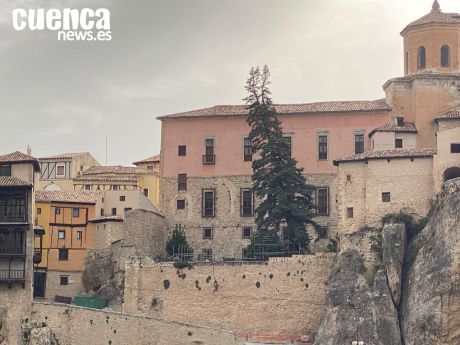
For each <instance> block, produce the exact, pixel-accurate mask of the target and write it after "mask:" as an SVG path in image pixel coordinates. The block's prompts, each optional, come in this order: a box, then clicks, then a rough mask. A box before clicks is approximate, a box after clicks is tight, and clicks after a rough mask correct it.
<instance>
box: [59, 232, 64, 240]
mask: <svg viewBox="0 0 460 345" xmlns="http://www.w3.org/2000/svg"><path fill="white" fill-rule="evenodd" d="M58 239H60V240H63V239H65V230H59V231H58Z"/></svg>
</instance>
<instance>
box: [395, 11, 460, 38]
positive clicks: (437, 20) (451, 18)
mask: <svg viewBox="0 0 460 345" xmlns="http://www.w3.org/2000/svg"><path fill="white" fill-rule="evenodd" d="M428 24H457V25H458V24H460V14H459V13H444V12H441V10H440V9H439V8H435V7H433V10H432V11H431V12H430V13H428V14H427V15H425V16H423V17H422V18H420V19H417V20H416V21H414V22H412V23H410V24H409V25H407V26H406V27H405V28H404V30H403V31H402V32H401V35H403V36H404V35H405V34H406V33H407V32H408V31H409V30H410V29H412V28H415V27H420V26H424V25H428Z"/></svg>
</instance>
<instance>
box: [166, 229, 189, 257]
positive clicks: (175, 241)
mask: <svg viewBox="0 0 460 345" xmlns="http://www.w3.org/2000/svg"><path fill="white" fill-rule="evenodd" d="M166 253H167V254H168V256H169V257H178V258H180V259H181V260H184V259H185V260H189V259H191V258H192V257H191V255H193V250H192V249H191V248H190V246H189V245H188V242H187V236H186V235H185V231H184V230H183V229H182V225H180V224H176V227H175V228H174V230H173V232H172V234H171V236H170V237H169V238H168V241H167V242H166Z"/></svg>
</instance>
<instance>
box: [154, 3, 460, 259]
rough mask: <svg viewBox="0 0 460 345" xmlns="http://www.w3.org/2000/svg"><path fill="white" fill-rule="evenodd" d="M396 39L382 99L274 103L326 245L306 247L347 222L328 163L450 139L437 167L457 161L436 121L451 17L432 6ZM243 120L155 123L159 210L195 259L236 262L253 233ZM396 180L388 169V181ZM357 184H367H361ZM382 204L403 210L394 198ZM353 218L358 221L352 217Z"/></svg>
mask: <svg viewBox="0 0 460 345" xmlns="http://www.w3.org/2000/svg"><path fill="white" fill-rule="evenodd" d="M401 35H402V36H403V39H404V61H405V73H404V76H403V77H399V78H393V79H390V80H389V81H388V82H386V83H385V84H384V86H383V89H384V92H385V99H381V100H376V101H354V102H322V103H310V104H280V105H277V106H276V108H277V111H278V114H279V116H280V119H281V122H282V126H283V130H284V132H285V135H286V140H288V141H289V142H290V144H291V151H292V155H293V157H294V158H295V159H296V160H297V161H298V164H299V166H301V167H302V168H304V172H305V175H306V177H307V181H308V183H309V184H311V185H313V186H315V187H316V203H317V210H318V216H317V218H316V221H317V223H318V224H320V225H322V226H323V227H324V230H325V231H323V232H322V233H323V234H322V237H325V238H326V240H321V239H320V241H316V240H315V241H313V242H314V244H315V247H317V245H318V244H320V246H321V244H324V243H327V242H328V240H327V238H334V237H335V236H336V234H337V228H338V226H341V225H340V224H346V222H342V220H344V219H345V218H347V216H345V215H344V214H346V213H345V211H344V209H342V210H340V212H339V210H338V205H341V204H340V202H339V201H340V200H339V199H340V198H338V195H337V194H338V193H337V188H338V187H337V186H338V183H337V182H338V181H337V176H338V175H337V174H338V173H337V167H335V166H334V165H333V160H334V159H337V161H336V164H337V165H339V162H340V165H346V164H349V163H346V162H348V161H351V162H354V161H363V162H364V164H367V163H366V162H367V161H368V160H367V159H365V158H363V157H370V156H372V157H374V156H376V154H375V153H373V154H371V155H369V154H368V153H364V152H367V151H379V152H380V153H379V154H378V156H379V157H380V156H381V157H382V159H385V160H388V159H389V157H390V156H391V157H394V156H396V157H400V156H401V155H402V153H404V154H405V157H406V158H407V159H409V161H411V160H413V159H412V158H413V156H414V154H415V155H418V154H419V153H420V152H425V153H423V155H425V156H426V152H429V153H430V155H431V156H430V157H432V156H433V152H436V151H435V150H434V149H435V148H436V147H437V143H438V141H439V140H437V138H438V139H439V137H440V136H441V137H443V138H444V137H446V138H449V139H448V140H447V139H446V140H447V141H446V143H447V144H446V145H447V146H448V145H450V146H449V147H451V151H452V152H450V153H449V154H448V155H447V156H448V157H449V158H447V159H446V161H445V164H444V163H443V164H444V165H445V166H446V167H447V168H449V167H451V166H452V164H453V163H452V162H456V161H457V158H458V157H457V153H456V152H457V150H458V151H460V149H457V147H460V143H459V142H457V141H455V140H458V139H455V138H454V136H455V135H456V134H457V132H455V131H454V132H452V131H453V129H452V128H451V127H452V126H453V125H451V124H450V125H449V126H450V127H448V128H447V129H446V130H449V131H451V132H452V133H453V134H452V133H451V132H449V133H450V134H449V133H447V132H443V133H441V132H442V131H443V128H444V127H442V126H438V124H436V122H435V119H436V118H438V119H439V116H440V114H444V113H445V112H447V111H452V110H453V109H455V108H457V107H460V102H459V99H460V98H459V94H460V74H459V73H460V66H459V65H458V61H459V50H458V42H459V40H460V14H453V13H443V12H441V9H440V6H439V4H438V2H437V1H435V2H434V4H433V8H432V10H431V12H430V13H428V14H427V15H426V16H424V17H422V18H421V19H419V20H416V21H414V22H412V23H410V24H409V25H408V26H407V27H406V28H405V29H404V30H403V31H402V32H401ZM247 115H248V110H247V109H246V107H245V106H244V105H220V106H215V107H211V108H206V109H199V110H193V111H189V112H184V113H178V114H172V115H167V116H162V117H160V118H159V119H160V120H161V121H162V143H161V145H162V146H161V162H162V164H161V172H160V175H161V187H160V207H161V211H162V213H163V214H164V215H165V217H166V220H167V224H168V227H169V228H170V229H171V228H174V226H175V225H176V224H181V225H182V226H183V227H185V230H186V233H187V237H188V241H189V243H190V244H191V245H192V246H193V248H194V250H195V257H197V256H200V257H201V258H204V259H206V258H210V257H214V258H222V257H241V256H242V255H243V249H244V248H245V247H246V246H247V244H248V243H249V238H250V235H251V232H252V231H254V230H255V226H254V217H253V215H254V206H255V205H254V202H255V201H254V198H253V196H252V190H251V174H252V169H251V160H252V155H251V147H250V143H248V142H247V140H245V138H246V137H247V135H248V134H249V127H248V125H247V124H246V117H247ZM452 121H454V120H452ZM452 121H451V122H452ZM455 121H456V120H455ZM454 127H455V126H454ZM447 146H446V147H447ZM425 148H430V149H433V150H428V151H424V149H425ZM394 150H396V151H397V152H396V153H395V152H393V151H394ZM446 150H447V149H445V151H446ZM387 151H388V152H387ZM340 157H348V158H347V159H345V160H343V159H342V160H340V159H339V158H340ZM430 159H431V158H430ZM438 160H439V159H438ZM345 161H346V162H345ZM342 163H343V164H342ZM350 164H351V163H350ZM438 165H439V164H438ZM440 169H441V168H440ZM342 170H343V169H342ZM397 174H399V171H398V170H395V172H394V177H393V178H394V179H397ZM437 175H439V176H440V175H441V172H440V173H438V174H437ZM344 176H345V177H346V174H345V175H344ZM438 180H439V179H438ZM345 182H346V181H345ZM366 183H367V177H366V178H365V179H364V180H363V184H362V185H363V186H365V185H367V184H366ZM376 183H380V182H379V181H377V182H376ZM439 183H440V182H438V185H439ZM363 188H364V187H363ZM370 188H371V189H372V188H373V189H379V188H380V187H379V186H376V185H371V186H370ZM427 189H429V187H427ZM340 190H341V191H342V190H344V189H343V188H341V189H340ZM415 191H416V188H415ZM383 192H385V191H383ZM383 194H385V193H383ZM387 194H388V193H386V194H385V195H387ZM428 194H429V193H428ZM345 197H348V199H347V205H348V206H347V207H348V208H349V209H351V208H352V206H350V205H351V204H353V202H354V201H355V200H352V197H351V195H343V196H342V198H341V199H344V198H345ZM350 198H351V199H350ZM414 198H417V196H414ZM349 199H350V200H349ZM391 203H394V205H403V204H404V202H403V200H402V199H401V200H393V199H391ZM342 204H343V205H342V206H340V207H342V208H343V207H345V206H344V205H345V203H342ZM395 207H396V206H395ZM361 209H365V207H364V206H363V207H361ZM363 212H365V211H363ZM349 213H350V214H351V213H352V212H349ZM356 216H357V217H358V218H359V217H361V218H360V219H366V214H365V213H363V214H360V212H359V211H357V215H356ZM348 218H351V217H348ZM341 230H345V229H341ZM314 249H315V248H314Z"/></svg>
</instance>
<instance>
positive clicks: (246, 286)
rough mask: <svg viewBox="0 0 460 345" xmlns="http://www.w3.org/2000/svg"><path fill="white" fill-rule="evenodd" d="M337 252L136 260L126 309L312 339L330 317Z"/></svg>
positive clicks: (130, 269) (129, 267)
mask: <svg viewBox="0 0 460 345" xmlns="http://www.w3.org/2000/svg"><path fill="white" fill-rule="evenodd" d="M334 261H335V254H331V253H329V254H317V255H300V256H293V257H292V258H271V259H270V260H269V261H268V262H267V263H265V262H264V263H260V264H256V263H251V264H244V263H241V262H239V263H238V262H235V263H220V264H216V265H211V264H201V265H197V264H195V265H194V266H193V268H192V269H187V268H186V269H184V270H177V269H176V268H174V267H173V266H172V264H170V263H155V262H153V261H151V260H150V261H149V260H146V259H142V260H141V259H135V260H132V261H131V262H127V264H126V280H125V282H126V285H125V293H124V302H125V303H124V311H125V312H128V313H137V314H143V315H148V316H152V317H160V318H162V319H167V320H175V321H178V322H185V323H188V322H196V323H199V324H204V325H208V326H211V327H218V328H224V329H229V330H232V331H237V332H238V333H239V334H240V335H241V334H243V335H244V334H246V333H247V334H251V333H254V332H278V333H279V334H286V335H292V336H302V335H304V336H305V335H306V336H309V335H312V334H313V333H314V332H315V331H316V329H317V328H318V326H319V323H320V321H321V318H322V316H323V314H324V304H325V291H326V286H325V284H326V282H327V280H328V277H329V274H330V272H331V268H332V265H333V263H334Z"/></svg>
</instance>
